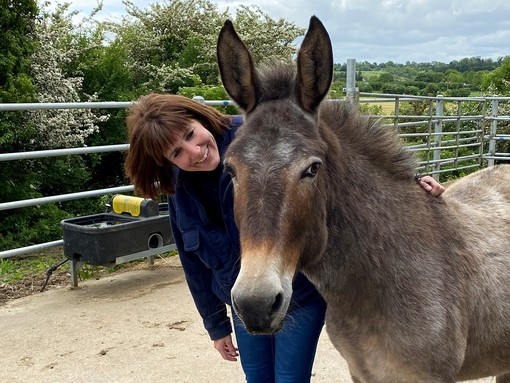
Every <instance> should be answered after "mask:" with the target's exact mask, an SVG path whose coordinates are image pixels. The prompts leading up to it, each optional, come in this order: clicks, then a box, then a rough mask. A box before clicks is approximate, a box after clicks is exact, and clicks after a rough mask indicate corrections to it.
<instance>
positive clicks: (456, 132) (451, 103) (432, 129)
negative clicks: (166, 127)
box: [0, 91, 510, 259]
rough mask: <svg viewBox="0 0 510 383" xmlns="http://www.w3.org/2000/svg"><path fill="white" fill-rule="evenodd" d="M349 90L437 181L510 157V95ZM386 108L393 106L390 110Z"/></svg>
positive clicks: (23, 203) (9, 205)
mask: <svg viewBox="0 0 510 383" xmlns="http://www.w3.org/2000/svg"><path fill="white" fill-rule="evenodd" d="M346 94H347V98H346V100H348V101H353V100H354V101H356V102H359V104H360V107H362V108H363V107H364V106H365V105H372V106H373V105H378V107H379V108H381V109H382V110H383V113H382V115H374V116H373V117H374V118H380V119H382V120H383V123H384V124H385V125H387V126H388V127H395V128H397V129H398V132H399V135H400V137H401V138H402V141H403V143H404V144H405V145H407V146H408V147H409V149H410V150H412V151H414V152H416V155H417V156H418V157H419V158H420V162H419V166H418V169H417V172H419V173H421V174H425V173H426V174H431V175H432V176H434V177H435V178H436V179H440V178H441V179H442V178H443V177H449V176H451V177H452V178H455V177H459V176H462V175H463V174H465V173H467V172H470V171H473V170H476V169H477V168H481V167H484V166H492V165H494V164H495V163H498V162H502V161H510V154H509V153H508V152H509V150H508V147H509V144H508V143H509V142H510V130H509V128H508V127H509V125H510V116H509V114H510V97H468V98H455V97H442V96H438V97H420V96H410V95H396V94H371V93H358V92H353V91H347V92H346ZM195 99H196V100H197V101H198V102H203V103H205V104H207V105H212V106H218V105H221V106H225V105H229V104H230V101H226V100H220V101H205V100H204V99H203V98H202V97H196V98H195ZM130 105H131V103H130V102H92V103H51V104H50V103H47V104H44V103H40V104H39V103H36V104H0V115H1V113H9V112H11V111H30V110H36V109H74V108H75V109H87V108H89V109H107V108H110V109H115V108H128V107H129V106H130ZM386 106H389V109H390V111H389V112H388V110H389V109H388V108H387V107H386ZM374 139H377V138H374ZM127 149H128V145H127V144H120V145H105V146H96V147H80V148H69V149H57V150H43V151H33V152H21V153H0V162H3V161H17V160H25V159H35V158H47V157H57V156H70V155H82V154H91V153H105V152H111V151H125V150H127ZM62 176H63V177H65V175H62ZM445 179H446V178H445ZM132 191H133V186H132V185H121V186H118V187H115V188H106V189H98V190H88V191H83V190H78V191H75V192H72V193H69V194H62V195H52V196H45V197H41V198H34V199H27V200H19V201H0V211H3V210H11V209H22V208H25V207H29V206H36V205H42V204H48V203H58V202H63V201H69V200H76V199H84V198H90V197H97V196H103V195H109V194H116V193H131V192H132ZM62 245H63V240H62V239H56V240H55V241H52V242H46V243H40V244H35V245H32V246H27V247H23V248H18V249H11V250H6V251H1V252H0V259H1V258H9V257H13V256H19V255H24V254H31V253H36V252H40V251H42V250H45V249H48V248H53V247H58V246H62Z"/></svg>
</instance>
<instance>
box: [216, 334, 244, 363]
mask: <svg viewBox="0 0 510 383" xmlns="http://www.w3.org/2000/svg"><path fill="white" fill-rule="evenodd" d="M214 348H215V349H216V350H218V352H219V353H220V355H221V357H222V358H223V359H225V360H229V361H231V362H236V361H237V358H236V357H237V356H239V353H238V352H237V348H236V347H234V343H232V336H231V335H227V336H226V337H224V338H221V339H216V340H215V341H214Z"/></svg>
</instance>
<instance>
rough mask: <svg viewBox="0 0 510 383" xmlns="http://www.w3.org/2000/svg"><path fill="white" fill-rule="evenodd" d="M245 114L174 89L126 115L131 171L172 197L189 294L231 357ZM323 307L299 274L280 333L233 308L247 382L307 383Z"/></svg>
mask: <svg viewBox="0 0 510 383" xmlns="http://www.w3.org/2000/svg"><path fill="white" fill-rule="evenodd" d="M242 122H243V120H242V117H241V116H226V115H223V114H221V113H220V112H218V111H217V110H216V109H214V108H211V107H209V106H206V105H203V104H200V103H198V102H195V101H193V100H190V99H188V98H185V97H182V96H176V95H169V94H150V95H147V96H144V97H141V98H140V99H139V100H138V101H137V102H136V103H135V104H133V106H132V107H131V109H130V111H129V115H128V118H127V126H128V133H129V143H130V148H129V151H128V154H127V157H126V162H125V169H126V174H127V175H128V177H129V178H130V180H131V182H132V183H133V184H134V185H135V188H136V190H137V191H138V192H139V193H140V194H142V195H143V196H145V197H148V198H154V199H157V198H158V196H159V194H160V193H161V192H165V193H167V194H168V195H169V196H170V198H169V203H168V205H169V211H170V223H171V227H172V232H173V235H174V239H175V244H176V246H177V249H178V252H179V257H180V259H181V263H182V267H183V270H184V273H185V276H186V280H187V282H188V286H189V289H190V292H191V295H192V296H193V299H194V301H195V305H196V307H197V309H198V311H199V313H200V315H201V317H202V319H203V323H204V326H205V328H206V330H207V331H208V333H209V336H210V338H211V339H212V340H213V343H214V347H215V348H216V350H218V352H219V353H220V354H221V356H222V357H223V359H225V360H229V361H236V360H237V356H238V355H239V354H238V349H237V348H236V347H235V345H234V343H233V342H232V337H231V332H232V327H231V322H230V319H229V317H228V315H227V308H226V305H231V298H230V290H231V288H232V286H233V284H234V282H235V279H236V277H237V274H238V272H239V256H240V245H239V233H238V231H237V227H236V225H235V223H234V215H233V195H232V187H231V180H230V176H229V174H228V173H227V172H224V171H223V165H222V157H223V154H224V153H225V151H226V149H227V148H228V146H229V145H230V143H231V141H232V139H233V138H234V136H235V133H236V131H237V129H238V128H239V126H240V125H241V124H242ZM429 178H430V179H429ZM422 181H423V185H422V187H424V188H425V186H424V185H427V187H428V188H430V191H429V192H431V193H432V191H433V190H437V187H436V184H437V183H435V181H434V180H433V179H432V177H428V178H425V177H423V178H422ZM325 308H326V304H325V302H324V300H323V299H322V297H321V296H320V294H319V293H318V292H317V291H316V290H315V288H314V286H313V285H312V284H311V283H310V282H309V281H308V280H307V279H306V277H305V276H304V275H302V274H298V275H297V277H296V278H295V280H294V282H293V297H292V304H291V307H290V309H289V315H288V317H287V322H286V323H285V325H284V327H283V329H282V330H281V331H280V332H278V333H277V334H274V335H271V336H261V335H250V334H248V333H247V332H246V330H245V328H244V326H243V325H242V323H241V321H240V320H239V318H238V317H237V316H236V314H235V312H234V311H233V310H232V311H231V312H232V316H233V323H234V331H235V334H236V340H237V345H238V347H239V353H240V358H241V365H242V367H243V371H244V373H245V375H246V381H247V382H249V383H251V382H256V383H263V382H293V383H299V382H309V381H310V377H311V372H312V365H313V360H314V357H315V352H316V348H317V342H318V339H319V335H320V333H321V329H322V327H323V324H324V314H325Z"/></svg>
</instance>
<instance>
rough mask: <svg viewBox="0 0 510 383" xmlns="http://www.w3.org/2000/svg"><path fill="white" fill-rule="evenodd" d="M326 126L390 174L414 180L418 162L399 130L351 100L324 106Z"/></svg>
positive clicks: (344, 143) (353, 148)
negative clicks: (370, 114)
mask: <svg viewBox="0 0 510 383" xmlns="http://www.w3.org/2000/svg"><path fill="white" fill-rule="evenodd" d="M320 120H321V122H323V124H322V129H327V127H330V128H331V130H332V131H333V133H334V135H335V136H337V137H338V138H339V140H340V142H341V145H342V147H344V148H345V147H347V146H348V147H350V148H351V149H352V150H354V153H357V154H358V155H361V156H363V157H364V158H366V159H367V160H368V162H370V163H371V164H372V165H374V166H376V167H377V168H378V169H380V170H382V171H383V172H384V173H385V174H386V175H391V176H394V177H397V178H399V179H406V178H407V179H412V177H413V175H414V174H415V171H416V166H417V161H416V158H415V156H414V155H413V154H412V152H411V151H409V150H408V149H406V148H405V147H404V146H402V144H401V142H400V139H399V137H398V134H397V132H396V130H395V129H394V128H393V127H386V126H383V125H382V121H381V120H380V119H379V120H375V119H373V118H369V117H368V116H364V115H361V114H360V112H359V111H358V109H357V108H356V107H355V106H354V105H352V103H350V102H348V101H337V100H336V101H335V100H325V101H323V102H322V105H321V108H320Z"/></svg>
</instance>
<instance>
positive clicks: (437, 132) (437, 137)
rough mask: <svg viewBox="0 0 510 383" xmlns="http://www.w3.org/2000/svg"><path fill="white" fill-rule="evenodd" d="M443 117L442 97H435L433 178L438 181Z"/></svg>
mask: <svg viewBox="0 0 510 383" xmlns="http://www.w3.org/2000/svg"><path fill="white" fill-rule="evenodd" d="M443 116H444V96H443V95H437V101H436V117H439V118H437V119H436V123H435V126H434V153H433V159H434V174H433V177H434V179H435V180H436V181H439V171H440V170H441V163H440V160H441V136H442V133H443V118H442V117H443Z"/></svg>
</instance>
